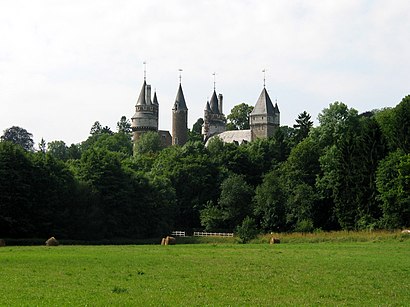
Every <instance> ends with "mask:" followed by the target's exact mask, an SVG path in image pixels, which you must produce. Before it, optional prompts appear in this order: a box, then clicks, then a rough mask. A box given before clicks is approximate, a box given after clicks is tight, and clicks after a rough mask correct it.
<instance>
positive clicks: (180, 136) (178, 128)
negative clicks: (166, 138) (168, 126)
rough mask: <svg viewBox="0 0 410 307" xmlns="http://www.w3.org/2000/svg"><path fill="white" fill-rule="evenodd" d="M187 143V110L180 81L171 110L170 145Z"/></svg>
mask: <svg viewBox="0 0 410 307" xmlns="http://www.w3.org/2000/svg"><path fill="white" fill-rule="evenodd" d="M187 141H188V108H187V106H186V103H185V98H184V93H183V91H182V86H181V81H180V82H179V88H178V92H177V97H176V98H175V103H174V107H173V108H172V145H181V146H182V145H184V144H185V143H186V142H187Z"/></svg>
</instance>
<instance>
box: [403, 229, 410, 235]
mask: <svg viewBox="0 0 410 307" xmlns="http://www.w3.org/2000/svg"><path fill="white" fill-rule="evenodd" d="M401 233H406V234H410V229H403V230H402V231H401Z"/></svg>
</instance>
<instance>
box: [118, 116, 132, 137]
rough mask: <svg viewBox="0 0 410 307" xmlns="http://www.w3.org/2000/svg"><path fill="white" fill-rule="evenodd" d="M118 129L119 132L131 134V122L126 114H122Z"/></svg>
mask: <svg viewBox="0 0 410 307" xmlns="http://www.w3.org/2000/svg"><path fill="white" fill-rule="evenodd" d="M117 130H118V132H122V133H125V134H131V132H132V130H131V123H130V121H129V119H127V117H126V116H121V119H120V121H119V122H117Z"/></svg>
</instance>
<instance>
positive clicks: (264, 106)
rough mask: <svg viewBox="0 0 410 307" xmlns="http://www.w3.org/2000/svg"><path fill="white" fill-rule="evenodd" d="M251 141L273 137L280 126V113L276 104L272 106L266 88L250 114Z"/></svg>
mask: <svg viewBox="0 0 410 307" xmlns="http://www.w3.org/2000/svg"><path fill="white" fill-rule="evenodd" d="M249 121H250V123H249V124H250V128H251V140H252V141H253V140H255V139H257V138H268V137H271V136H273V134H274V133H275V131H276V129H277V128H279V124H280V112H279V108H278V104H277V103H275V106H273V104H272V101H271V100H270V97H269V94H268V92H267V91H266V88H265V87H263V90H262V93H261V94H260V96H259V99H258V101H257V102H256V104H255V107H254V108H253V111H252V113H251V114H250V119H249Z"/></svg>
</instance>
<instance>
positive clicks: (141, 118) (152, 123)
mask: <svg viewBox="0 0 410 307" xmlns="http://www.w3.org/2000/svg"><path fill="white" fill-rule="evenodd" d="M158 109H159V105H158V99H157V95H156V93H154V98H153V100H151V85H148V84H147V83H146V81H145V80H144V83H143V85H142V89H141V92H140V95H139V97H138V100H137V103H136V105H135V114H134V116H133V117H132V118H131V128H132V132H133V141H134V142H136V141H138V139H139V138H140V136H141V135H142V134H143V133H145V132H147V131H158Z"/></svg>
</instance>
